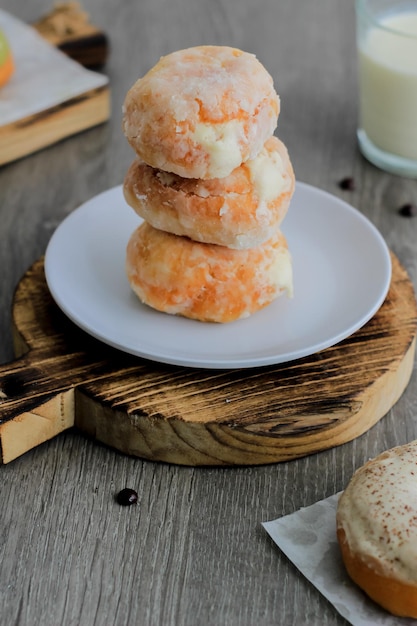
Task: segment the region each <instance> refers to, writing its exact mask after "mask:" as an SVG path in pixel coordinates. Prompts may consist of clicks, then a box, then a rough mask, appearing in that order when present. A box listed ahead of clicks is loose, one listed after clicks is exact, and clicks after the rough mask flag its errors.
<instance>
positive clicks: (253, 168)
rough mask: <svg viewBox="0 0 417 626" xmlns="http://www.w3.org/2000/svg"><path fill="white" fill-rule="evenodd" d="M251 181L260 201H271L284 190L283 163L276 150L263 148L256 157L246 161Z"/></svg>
mask: <svg viewBox="0 0 417 626" xmlns="http://www.w3.org/2000/svg"><path fill="white" fill-rule="evenodd" d="M246 166H247V167H248V168H249V172H250V177H251V182H252V184H253V186H254V189H255V192H256V195H257V196H258V198H259V200H260V201H261V202H266V203H267V202H271V201H272V200H274V199H275V198H277V197H278V196H279V195H280V194H281V193H282V192H283V190H284V187H285V178H284V171H285V167H284V163H283V161H282V158H281V155H280V154H279V153H278V152H272V153H270V152H268V151H267V150H265V149H263V150H262V151H261V152H260V153H259V154H258V156H257V157H255V158H254V159H252V160H251V161H247V162H246Z"/></svg>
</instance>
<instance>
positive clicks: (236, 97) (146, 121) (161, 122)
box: [123, 46, 279, 179]
mask: <svg viewBox="0 0 417 626" xmlns="http://www.w3.org/2000/svg"><path fill="white" fill-rule="evenodd" d="M278 115H279V97H278V95H277V93H276V91H275V89H274V85H273V80H272V77H271V76H270V74H269V73H268V72H267V71H266V69H265V68H264V66H263V65H262V64H261V63H260V62H259V61H258V59H257V58H256V57H255V55H253V54H250V53H248V52H243V51H241V50H237V49H235V48H230V47H227V46H198V47H195V48H189V49H186V50H179V51H177V52H173V53H172V54H169V55H167V56H165V57H162V58H161V59H160V60H159V62H158V63H157V64H156V65H155V66H154V67H153V68H152V69H151V70H150V71H149V72H148V73H147V74H145V76H143V77H142V78H140V79H139V80H138V81H136V83H135V84H134V85H133V86H132V87H131V89H130V90H129V91H128V93H127V95H126V98H125V102H124V107H123V129H124V132H125V135H126V137H127V139H128V141H129V142H130V144H131V145H132V147H133V148H134V150H135V151H136V152H137V154H138V155H139V156H140V157H141V158H142V159H143V160H144V161H145V163H148V165H151V166H152V167H155V168H158V169H162V170H166V171H169V172H174V173H176V174H178V175H179V176H183V177H186V178H202V179H205V178H208V179H209V178H223V177H225V176H227V175H228V174H230V172H231V171H232V170H233V169H234V168H236V167H238V166H239V165H240V164H241V163H243V162H245V161H246V160H247V159H251V158H254V157H255V156H256V154H258V152H259V151H260V150H261V149H262V146H263V144H264V143H265V141H266V140H267V138H268V137H270V136H271V135H272V134H273V132H274V130H275V128H276V125H277V120H278Z"/></svg>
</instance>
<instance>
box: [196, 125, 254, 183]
mask: <svg viewBox="0 0 417 626" xmlns="http://www.w3.org/2000/svg"><path fill="white" fill-rule="evenodd" d="M241 136H242V128H241V123H240V122H238V121H237V120H233V121H230V122H227V123H226V124H203V123H199V124H197V125H196V128H195V130H194V132H193V133H192V134H191V138H192V140H193V141H194V142H195V143H196V144H199V145H200V146H201V147H202V148H203V149H204V151H205V152H206V153H207V154H208V155H209V158H210V164H211V167H210V169H211V172H212V175H213V176H214V177H215V178H223V177H224V176H226V175H227V174H229V173H230V172H231V171H232V170H234V169H235V167H238V166H239V165H240V164H241V163H242V153H241V148H240V142H239V137H241Z"/></svg>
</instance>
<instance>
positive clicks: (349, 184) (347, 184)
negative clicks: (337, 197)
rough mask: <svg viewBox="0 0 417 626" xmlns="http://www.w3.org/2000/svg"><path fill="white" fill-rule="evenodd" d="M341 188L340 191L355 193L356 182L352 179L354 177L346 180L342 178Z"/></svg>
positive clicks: (347, 177)
mask: <svg viewBox="0 0 417 626" xmlns="http://www.w3.org/2000/svg"><path fill="white" fill-rule="evenodd" d="M339 187H340V189H345V190H347V191H353V190H354V189H355V180H354V179H353V178H352V176H346V177H345V178H342V180H341V181H339Z"/></svg>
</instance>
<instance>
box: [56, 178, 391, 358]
mask: <svg viewBox="0 0 417 626" xmlns="http://www.w3.org/2000/svg"><path fill="white" fill-rule="evenodd" d="M140 222H141V220H140V218H139V217H138V216H137V215H136V214H135V213H134V211H133V210H132V209H131V208H130V207H129V206H127V205H126V203H125V201H124V199H123V194H122V189H121V187H115V188H113V189H110V190H109V191H106V192H104V193H102V194H100V195H98V196H96V197H95V198H93V199H92V200H90V201H89V202H86V203H85V204H84V205H82V206H81V207H80V208H79V209H77V210H76V211H74V212H73V213H71V214H70V215H69V216H68V217H67V218H66V219H65V220H64V221H63V222H62V223H61V224H60V226H59V227H58V228H57V230H56V231H55V233H54V234H53V236H52V238H51V240H50V243H49V245H48V248H47V251H46V257H45V272H46V280H47V283H48V286H49V289H50V291H51V293H52V296H53V298H54V299H55V301H56V303H57V304H58V306H59V307H60V308H61V309H62V310H63V312H64V313H65V314H66V315H67V316H68V317H69V318H70V319H71V320H72V321H73V322H75V324H77V325H78V326H79V327H81V328H82V329H83V330H85V331H86V332H88V333H89V334H91V335H93V336H94V337H96V338H97V339H100V340H101V341H103V342H105V343H107V344H109V345H111V346H113V347H116V348H118V349H120V350H123V351H125V352H128V353H131V354H134V355H137V356H140V357H144V358H147V359H151V360H153V361H158V362H161V363H170V364H174V365H185V366H192V367H202V368H223V369H228V368H246V367H257V366H261V365H270V364H275V363H283V362H287V361H292V360H294V359H298V358H300V357H304V356H307V355H310V354H313V353H315V352H318V351H319V350H323V349H324V348H327V347H329V346H332V345H334V344H336V343H338V342H339V341H341V340H342V339H344V338H346V337H348V336H349V335H351V334H352V333H354V332H355V331H356V330H358V329H359V328H360V327H361V326H363V325H364V324H365V323H366V322H367V321H368V320H369V319H370V318H371V317H372V316H373V315H374V314H375V313H376V311H377V310H378V309H379V307H380V306H381V304H382V303H383V301H384V299H385V296H386V293H387V291H388V288H389V284H390V279H391V261H390V255H389V251H388V248H387V245H386V244H385V242H384V240H383V238H382V236H381V235H380V233H379V232H378V231H377V230H376V228H375V227H374V226H373V225H372V224H371V222H370V221H369V220H368V219H367V218H365V217H364V216H363V215H362V214H361V213H360V212H359V211H357V210H356V209H354V208H352V207H351V206H350V205H348V204H346V203H345V202H343V201H341V200H339V199H338V198H336V197H334V196H331V195H330V194H328V193H325V192H323V191H320V190H318V189H316V188H314V187H311V186H309V185H305V184H303V183H297V186H296V191H295V194H294V197H293V200H292V203H291V206H290V208H289V211H288V214H287V217H286V218H285V220H284V222H283V225H282V230H283V232H284V234H285V235H286V237H287V240H288V245H289V248H290V251H291V254H292V257H293V271H294V292H295V294H294V298H293V299H291V300H290V299H288V298H287V297H286V296H283V297H281V298H279V299H278V300H276V301H275V302H273V303H272V304H270V305H269V306H268V307H266V308H265V309H263V310H261V311H259V312H257V313H255V314H254V315H252V316H251V317H249V318H247V319H244V320H239V321H236V322H231V323H229V324H212V323H203V322H198V321H194V320H188V319H185V318H182V317H176V316H171V315H167V314H165V313H159V312H157V311H154V310H153V309H151V308H149V307H147V306H145V305H143V304H141V303H140V302H139V300H138V298H137V297H136V296H135V295H134V294H133V292H132V291H131V289H130V287H129V284H128V282H127V279H126V276H125V271H124V263H125V249H126V244H127V241H128V239H129V236H130V235H131V233H132V232H133V230H134V229H135V228H136V227H137V226H138V224H139V223H140Z"/></svg>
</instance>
